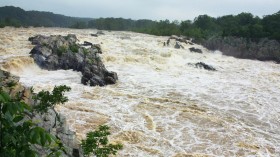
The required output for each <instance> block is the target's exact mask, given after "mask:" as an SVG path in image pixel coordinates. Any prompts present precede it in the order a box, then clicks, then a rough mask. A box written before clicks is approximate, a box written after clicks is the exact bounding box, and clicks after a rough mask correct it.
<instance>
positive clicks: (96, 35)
mask: <svg viewBox="0 0 280 157" xmlns="http://www.w3.org/2000/svg"><path fill="white" fill-rule="evenodd" d="M90 35H91V36H93V37H98V36H100V35H105V33H103V32H102V31H97V32H96V33H95V34H90Z"/></svg>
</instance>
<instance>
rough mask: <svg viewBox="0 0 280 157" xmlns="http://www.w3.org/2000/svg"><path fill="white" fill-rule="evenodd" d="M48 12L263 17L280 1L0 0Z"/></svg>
mask: <svg viewBox="0 0 280 157" xmlns="http://www.w3.org/2000/svg"><path fill="white" fill-rule="evenodd" d="M7 5H8V6H10V5H13V6H16V7H21V8H22V9H24V10H38V11H50V12H53V13H57V14H63V15H67V16H74V17H91V18H99V17H122V18H131V19H135V20H137V19H151V20H164V19H169V20H172V21H173V20H179V21H181V20H193V19H194V18H195V17H197V16H198V15H204V14H207V15H210V16H212V17H219V16H223V15H229V14H234V15H236V14H239V13H241V12H249V13H252V14H253V15H256V16H259V17H263V16H264V15H269V14H273V13H276V12H278V11H279V10H280V0H0V6H7Z"/></svg>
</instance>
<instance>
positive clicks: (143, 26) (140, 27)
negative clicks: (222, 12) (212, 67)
mask: <svg viewBox="0 0 280 157" xmlns="http://www.w3.org/2000/svg"><path fill="white" fill-rule="evenodd" d="M87 27H88V28H97V29H105V30H128V31H135V32H141V33H148V34H153V35H163V36H169V35H185V36H189V37H194V38H196V39H208V38H211V37H214V36H235V37H244V38H251V39H258V38H264V37H268V38H270V39H276V40H280V11H279V12H277V13H275V14H273V15H267V16H264V17H263V18H260V17H258V16H254V15H252V14H250V13H241V14H238V15H226V16H222V17H218V18H214V17H210V16H208V15H200V16H198V17H196V18H195V19H194V20H193V21H190V20H186V21H182V22H178V21H173V22H170V21H169V20H161V21H151V20H137V21H136V20H131V19H122V18H101V19H94V20H91V21H89V22H88V25H87Z"/></svg>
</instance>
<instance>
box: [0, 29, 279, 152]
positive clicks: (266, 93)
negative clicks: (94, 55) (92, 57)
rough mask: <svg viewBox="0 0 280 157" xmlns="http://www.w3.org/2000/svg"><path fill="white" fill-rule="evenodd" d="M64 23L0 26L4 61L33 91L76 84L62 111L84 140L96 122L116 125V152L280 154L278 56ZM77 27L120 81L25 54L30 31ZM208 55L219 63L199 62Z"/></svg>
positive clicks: (0, 56) (113, 128)
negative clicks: (97, 81) (241, 54)
mask: <svg viewBox="0 0 280 157" xmlns="http://www.w3.org/2000/svg"><path fill="white" fill-rule="evenodd" d="M96 31H97V30H90V29H88V30H75V29H63V28H17V29H16V28H9V27H6V28H3V29H0V64H1V67H2V69H6V70H8V71H10V72H12V73H13V74H15V75H18V76H20V82H21V83H23V84H24V85H26V86H33V87H34V89H35V91H39V90H51V89H52V88H53V87H54V86H55V85H62V84H66V85H68V86H70V87H71V88H72V90H71V92H69V93H67V96H68V98H69V102H67V103H66V104H64V105H59V106H57V107H56V110H57V111H58V112H59V113H60V114H63V115H65V116H66V117H67V123H68V125H69V126H70V128H71V129H72V130H74V131H76V132H77V136H78V140H81V139H82V138H84V137H85V134H86V133H87V132H88V131H90V130H93V129H95V128H96V127H97V126H98V125H100V124H107V125H109V126H110V127H111V132H112V135H111V136H110V139H111V141H113V142H121V143H123V144H124V149H123V150H121V151H120V152H119V153H118V155H117V156H135V157H136V156H139V157H146V156H147V157H148V156H155V157H157V156H159V157H183V156H188V155H189V156H252V157H253V156H275V157H277V156H280V82H279V80H280V65H279V64H275V63H272V62H260V61H254V60H245V59H236V58H233V57H227V56H223V55H221V53H220V52H209V51H208V50H206V49H205V48H203V47H201V46H199V45H194V47H196V48H200V49H202V50H203V54H197V53H191V52H190V51H189V50H188V48H189V47H193V46H191V45H184V47H185V49H174V48H172V47H163V42H164V41H166V40H167V37H157V36H151V35H145V34H139V33H132V32H116V31H112V32H107V31H105V35H102V36H99V37H98V38H96V37H92V36H90V34H91V33H95V32H96ZM69 33H72V34H76V35H77V37H78V39H79V40H80V42H83V41H89V42H92V43H99V44H101V47H102V49H103V54H102V55H101V57H102V60H103V62H104V64H105V66H106V67H107V69H108V70H112V71H115V72H117V73H118V76H119V81H118V83H117V84H115V85H110V86H106V87H87V86H83V85H82V84H81V83H80V78H81V74H80V73H78V72H74V71H72V70H66V71H65V70H58V71H47V70H42V69H40V68H39V67H38V66H37V65H35V64H34V62H33V60H32V59H31V58H29V57H28V56H29V55H28V53H29V52H30V50H31V49H32V47H33V46H32V45H31V44H30V42H29V41H28V40H27V39H28V37H30V36H34V35H36V34H45V35H52V34H53V35H55V34H61V35H67V34H69ZM196 62H205V63H206V64H210V65H212V66H213V67H215V68H216V69H217V71H215V72H213V71H207V70H203V69H197V68H194V67H191V66H189V65H188V63H196Z"/></svg>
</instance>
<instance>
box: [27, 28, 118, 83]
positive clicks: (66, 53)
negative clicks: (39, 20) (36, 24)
mask: <svg viewBox="0 0 280 157" xmlns="http://www.w3.org/2000/svg"><path fill="white" fill-rule="evenodd" d="M29 41H31V43H32V44H34V45H36V46H35V47H34V48H33V49H32V50H31V52H30V54H31V57H32V58H33V59H34V61H35V62H36V63H37V64H38V65H39V66H40V67H41V68H43V69H47V70H58V69H64V70H67V69H73V70H76V71H80V72H82V75H83V76H82V79H81V82H82V83H83V84H85V85H90V86H104V85H108V84H114V83H116V81H117V79H118V77H117V74H116V73H115V72H111V71H108V70H107V69H106V68H105V66H104V64H103V62H102V61H101V57H100V56H99V54H101V53H102V50H101V47H100V45H98V44H92V43H90V42H84V44H83V45H79V44H77V43H76V42H77V38H76V36H75V35H72V34H69V35H67V36H60V35H52V36H42V35H38V36H35V37H31V38H29ZM85 46H87V47H85ZM88 46H90V47H88Z"/></svg>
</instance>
